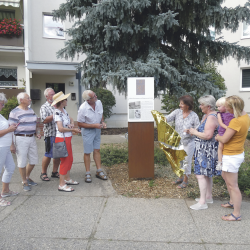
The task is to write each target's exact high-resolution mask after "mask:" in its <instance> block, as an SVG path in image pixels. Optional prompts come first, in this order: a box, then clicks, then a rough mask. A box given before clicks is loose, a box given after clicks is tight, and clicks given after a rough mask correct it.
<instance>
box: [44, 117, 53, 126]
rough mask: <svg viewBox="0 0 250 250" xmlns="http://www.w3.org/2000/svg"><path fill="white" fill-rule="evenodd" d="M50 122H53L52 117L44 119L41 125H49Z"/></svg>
mask: <svg viewBox="0 0 250 250" xmlns="http://www.w3.org/2000/svg"><path fill="white" fill-rule="evenodd" d="M52 121H53V115H50V116H47V117H46V118H45V119H44V121H43V124H46V123H50V122H52Z"/></svg>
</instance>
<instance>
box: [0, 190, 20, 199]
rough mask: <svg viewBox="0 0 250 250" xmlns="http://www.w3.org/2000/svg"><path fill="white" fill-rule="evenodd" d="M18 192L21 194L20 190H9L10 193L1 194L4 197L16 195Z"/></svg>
mask: <svg viewBox="0 0 250 250" xmlns="http://www.w3.org/2000/svg"><path fill="white" fill-rule="evenodd" d="M18 194H19V193H18V192H15V191H9V192H8V193H2V194H1V196H2V198H4V197H9V196H14V195H18Z"/></svg>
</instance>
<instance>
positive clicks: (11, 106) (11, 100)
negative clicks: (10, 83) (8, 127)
mask: <svg viewBox="0 0 250 250" xmlns="http://www.w3.org/2000/svg"><path fill="white" fill-rule="evenodd" d="M17 106H18V101H17V98H16V97H15V96H13V97H12V98H9V99H8V102H7V103H6V104H5V105H4V108H3V109H2V111H1V112H0V113H1V115H2V116H4V117H5V118H6V119H7V120H8V119H9V114H10V111H11V110H12V109H14V108H15V107H17Z"/></svg>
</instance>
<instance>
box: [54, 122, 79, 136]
mask: <svg viewBox="0 0 250 250" xmlns="http://www.w3.org/2000/svg"><path fill="white" fill-rule="evenodd" d="M56 124H57V127H58V130H59V131H60V132H61V133H65V132H76V133H80V132H81V131H80V129H79V128H74V127H73V128H72V127H71V128H64V127H63V124H62V122H61V121H58V122H56Z"/></svg>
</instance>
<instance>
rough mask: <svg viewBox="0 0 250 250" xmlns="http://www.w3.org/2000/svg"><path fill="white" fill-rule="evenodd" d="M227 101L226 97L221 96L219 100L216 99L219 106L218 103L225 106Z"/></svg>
mask: <svg viewBox="0 0 250 250" xmlns="http://www.w3.org/2000/svg"><path fill="white" fill-rule="evenodd" d="M225 103H226V97H221V98H220V99H218V100H217V101H216V106H218V105H223V106H225Z"/></svg>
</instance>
